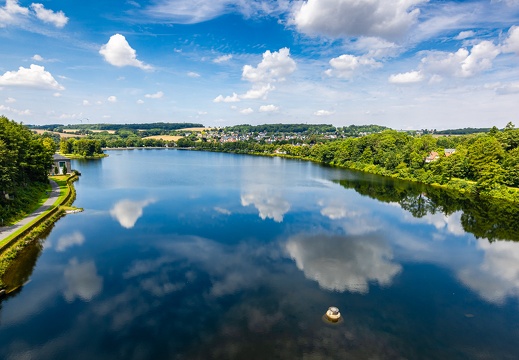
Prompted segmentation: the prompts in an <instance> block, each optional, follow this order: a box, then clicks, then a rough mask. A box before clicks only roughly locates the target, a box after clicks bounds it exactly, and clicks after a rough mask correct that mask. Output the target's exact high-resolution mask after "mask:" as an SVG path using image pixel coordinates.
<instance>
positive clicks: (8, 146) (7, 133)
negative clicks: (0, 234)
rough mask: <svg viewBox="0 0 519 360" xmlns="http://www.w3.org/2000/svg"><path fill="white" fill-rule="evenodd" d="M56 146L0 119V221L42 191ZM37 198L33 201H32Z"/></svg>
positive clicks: (49, 140) (10, 215) (8, 121)
mask: <svg viewBox="0 0 519 360" xmlns="http://www.w3.org/2000/svg"><path fill="white" fill-rule="evenodd" d="M55 147H56V144H55V142H54V141H53V140H52V139H50V138H44V137H40V136H38V135H35V134H33V133H32V132H31V131H30V130H28V129H27V128H26V127H25V126H23V125H21V124H18V123H16V122H14V121H11V120H9V119H8V118H6V117H5V116H0V195H1V196H0V218H1V219H2V222H5V221H8V220H9V219H10V218H12V217H13V216H16V212H17V211H19V209H20V208H23V207H24V206H25V207H26V205H27V203H29V204H30V203H31V202H34V200H36V201H38V199H39V194H40V193H41V192H43V191H45V189H46V187H47V184H48V180H47V174H48V172H49V169H50V168H51V166H52V154H54V151H55ZM35 194H37V196H36V199H34V197H35Z"/></svg>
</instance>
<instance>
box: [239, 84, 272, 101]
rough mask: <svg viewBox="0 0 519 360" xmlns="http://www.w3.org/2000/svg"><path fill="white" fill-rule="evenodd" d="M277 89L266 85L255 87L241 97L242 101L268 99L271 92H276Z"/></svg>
mask: <svg viewBox="0 0 519 360" xmlns="http://www.w3.org/2000/svg"><path fill="white" fill-rule="evenodd" d="M274 89H275V87H274V86H272V85H270V84H266V85H263V86H253V87H252V89H250V90H249V91H247V92H246V93H245V94H243V95H241V98H242V99H266V98H267V95H268V93H269V92H270V91H272V90H274Z"/></svg>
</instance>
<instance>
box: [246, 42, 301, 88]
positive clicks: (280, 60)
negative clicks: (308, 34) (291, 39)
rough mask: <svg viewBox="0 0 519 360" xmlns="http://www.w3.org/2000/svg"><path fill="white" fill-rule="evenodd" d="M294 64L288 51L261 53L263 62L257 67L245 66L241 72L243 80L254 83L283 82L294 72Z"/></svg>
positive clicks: (284, 49)
mask: <svg viewBox="0 0 519 360" xmlns="http://www.w3.org/2000/svg"><path fill="white" fill-rule="evenodd" d="M296 67H297V65H296V62H295V61H294V60H293V59H292V58H291V57H290V49H288V48H282V49H279V51H274V52H270V50H267V51H265V52H264V53H263V60H262V61H261V62H260V63H259V64H258V66H256V67H253V66H251V65H245V66H244V67H243V71H242V78H243V79H244V80H247V81H250V82H253V83H256V82H262V83H268V82H276V81H284V80H285V79H286V77H287V76H288V75H290V74H292V73H293V72H294V71H295V70H296Z"/></svg>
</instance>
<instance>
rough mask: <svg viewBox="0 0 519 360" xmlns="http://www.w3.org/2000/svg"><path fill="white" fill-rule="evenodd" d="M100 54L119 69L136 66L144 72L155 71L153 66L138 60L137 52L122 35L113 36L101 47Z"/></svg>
mask: <svg viewBox="0 0 519 360" xmlns="http://www.w3.org/2000/svg"><path fill="white" fill-rule="evenodd" d="M99 53H100V54H101V55H103V57H104V58H105V60H106V61H107V62H108V63H109V64H111V65H114V66H117V67H123V66H135V67H138V68H140V69H143V70H152V69H153V67H152V66H151V65H148V64H145V63H143V62H142V61H140V60H137V53H136V51H135V50H134V49H132V47H131V46H130V44H128V41H126V38H125V37H124V36H123V35H121V34H115V35H112V36H111V37H110V40H108V42H107V43H106V44H104V45H103V46H101V49H100V50H99Z"/></svg>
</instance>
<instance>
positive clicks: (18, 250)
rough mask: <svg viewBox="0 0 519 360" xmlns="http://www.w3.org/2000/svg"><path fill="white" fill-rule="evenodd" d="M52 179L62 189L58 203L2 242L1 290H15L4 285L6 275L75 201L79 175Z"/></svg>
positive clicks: (0, 258)
mask: <svg viewBox="0 0 519 360" xmlns="http://www.w3.org/2000/svg"><path fill="white" fill-rule="evenodd" d="M50 179H52V180H54V181H55V182H56V183H57V184H58V186H59V188H60V195H59V197H58V199H57V200H56V202H55V203H54V204H53V205H52V206H51V207H50V208H49V209H48V210H47V211H46V212H44V213H42V214H41V215H40V216H38V217H37V218H36V219H35V220H34V221H32V222H31V223H30V224H27V225H25V226H24V227H22V228H20V229H18V230H17V231H16V232H15V233H14V234H12V235H10V236H9V237H7V238H6V239H4V240H2V242H0V288H5V287H6V285H9V286H7V290H8V292H9V291H10V290H13V284H5V283H4V274H5V273H6V272H7V271H8V270H9V269H11V268H12V266H13V264H15V263H16V260H17V259H18V257H19V256H20V255H21V254H22V253H23V251H24V249H25V248H26V247H27V246H28V245H30V244H32V243H34V242H35V241H37V240H38V239H40V238H41V237H42V236H43V235H45V234H46V233H48V230H49V229H50V228H51V227H52V226H53V224H54V223H55V222H56V221H57V220H58V219H59V218H61V217H62V216H63V215H64V213H65V209H69V208H70V205H71V204H72V203H73V202H74V200H75V197H76V192H75V189H74V186H73V185H72V183H73V182H74V181H75V180H77V175H72V176H63V175H62V176H52V177H50ZM47 198H48V196H46V197H45V198H44V200H43V202H45V200H46V199H47ZM40 202H41V200H40ZM43 202H42V203H43ZM18 285H21V284H18Z"/></svg>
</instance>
